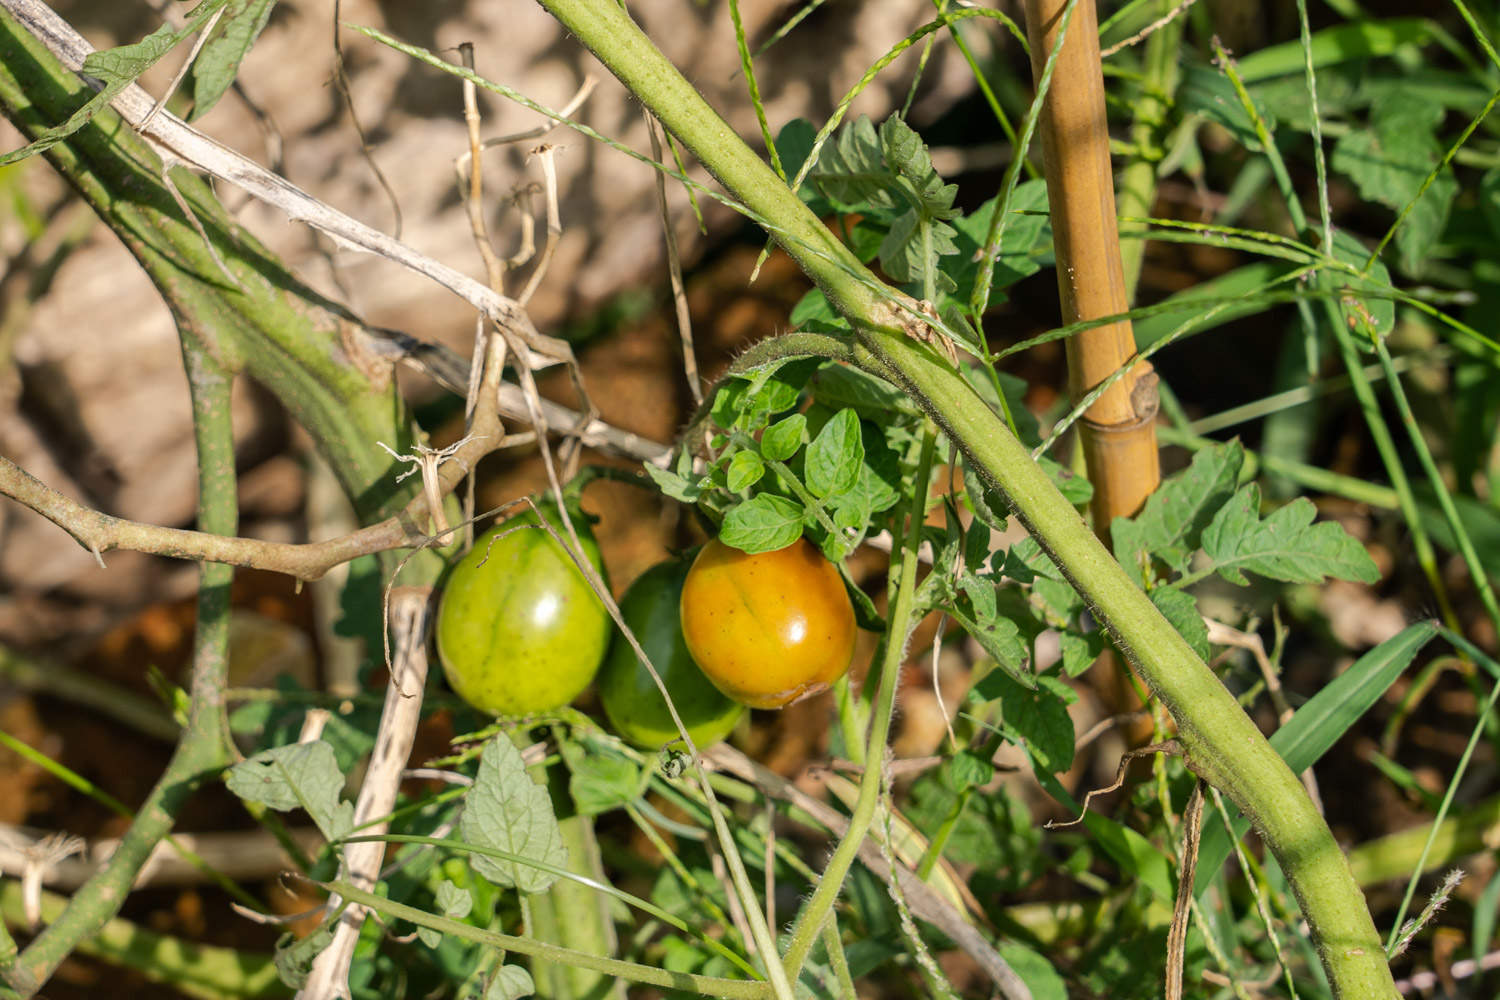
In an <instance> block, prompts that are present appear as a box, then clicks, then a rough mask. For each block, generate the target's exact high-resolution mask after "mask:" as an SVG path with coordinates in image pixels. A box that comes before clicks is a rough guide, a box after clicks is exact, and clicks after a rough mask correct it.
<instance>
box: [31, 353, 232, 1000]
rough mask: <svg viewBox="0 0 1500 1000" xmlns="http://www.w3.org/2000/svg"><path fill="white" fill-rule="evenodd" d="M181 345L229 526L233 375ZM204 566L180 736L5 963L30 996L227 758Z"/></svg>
mask: <svg viewBox="0 0 1500 1000" xmlns="http://www.w3.org/2000/svg"><path fill="white" fill-rule="evenodd" d="M182 348H183V349H182V355H183V362H184V364H185V365H186V368H187V375H188V388H189V390H190V392H191V395H192V402H193V430H194V437H195V440H196V443H197V445H198V526H199V528H200V529H202V530H203V531H209V532H213V533H215V534H224V535H232V534H234V532H235V528H236V526H237V524H238V522H239V514H238V507H237V506H236V500H235V476H234V432H233V429H232V427H231V426H230V419H229V391H230V376H229V374H228V373H227V372H226V371H225V370H224V369H223V368H222V367H221V366H220V365H218V364H217V363H216V362H215V361H214V359H212V358H211V357H209V356H208V355H207V354H206V353H205V352H203V351H202V350H201V349H199V348H198V347H197V345H196V344H195V343H194V342H192V341H191V340H188V339H186V338H184V340H183V345H182ZM199 574H200V581H201V582H200V583H199V589H198V624H197V628H196V630H195V632H194V634H193V674H192V706H191V708H190V709H189V712H188V723H187V728H186V729H185V730H184V731H183V735H182V740H181V741H180V742H179V743H178V744H177V750H176V752H175V753H174V754H173V755H172V760H171V762H170V763H169V764H168V765H167V769H166V771H164V772H163V773H162V776H161V778H160V779H158V780H157V783H156V787H154V788H153V789H152V790H151V793H150V794H149V795H148V796H147V797H146V801H145V803H144V804H142V806H141V807H140V810H139V811H138V812H137V813H136V817H135V821H134V822H133V823H131V825H130V829H129V830H128V831H126V833H125V836H124V837H123V838H122V839H121V840H120V846H119V848H118V849H116V851H115V853H114V854H113V855H111V856H110V859H109V862H108V863H107V864H106V865H105V866H104V867H103V868H101V869H100V870H99V872H98V873H97V874H95V875H94V876H93V877H92V878H90V879H89V880H88V881H87V882H85V883H84V884H83V886H82V887H81V888H79V890H78V891H77V892H76V893H74V895H73V898H72V899H71V900H70V901H69V903H68V906H67V908H66V909H64V910H63V912H62V914H61V915H59V916H58V918H57V919H56V920H54V921H53V922H52V923H51V924H50V925H49V926H48V927H47V929H46V930H44V931H43V932H42V933H41V934H39V935H37V937H36V938H35V939H34V940H33V941H32V942H31V944H29V945H27V947H26V950H25V951H23V952H22V953H21V956H20V958H19V959H18V960H17V961H16V963H15V965H14V966H12V967H11V968H10V969H7V970H6V971H5V974H4V975H5V980H6V982H7V983H9V984H10V986H11V987H12V988H14V989H16V990H17V991H19V992H20V993H21V994H22V995H25V996H31V995H33V994H34V993H35V992H36V991H37V990H39V989H41V987H42V985H43V984H44V983H45V982H46V981H47V980H48V978H50V977H51V975H52V973H53V972H54V971H55V970H56V969H57V966H58V965H59V964H60V963H61V962H62V960H63V959H64V958H66V957H67V956H68V955H69V953H71V952H72V951H73V949H75V948H76V947H78V944H79V942H81V941H84V940H86V939H88V938H91V937H93V936H94V935H95V934H98V933H99V931H100V929H101V928H102V927H103V926H104V925H105V924H106V923H107V922H108V921H109V920H110V918H111V917H113V916H114V915H115V914H116V913H118V912H119V910H120V906H121V905H122V904H123V903H124V901H125V897H126V895H127V894H129V892H130V887H131V885H132V883H134V882H135V878H136V876H137V875H138V874H140V871H141V868H142V866H144V865H145V863H146V859H147V858H148V857H150V855H151V852H152V851H153V850H154V849H155V848H156V845H157V844H158V843H160V842H161V840H162V839H163V838H164V837H166V836H167V834H168V833H170V832H171V830H172V826H173V824H174V823H175V822H176V820H177V815H178V813H180V812H181V811H182V807H183V805H184V804H185V803H186V802H187V800H188V798H189V797H190V796H191V795H192V794H193V792H194V791H196V790H197V788H198V786H199V785H200V784H201V783H202V782H203V781H204V780H206V779H208V778H210V777H212V776H213V775H214V774H215V773H216V772H217V771H218V770H219V769H220V768H222V767H223V766H224V765H225V764H226V763H228V760H229V754H228V748H227V747H226V746H225V745H224V737H223V733H224V681H225V678H226V676H227V675H228V670H229V586H230V583H231V582H232V581H233V579H234V567H232V566H225V565H222V564H220V563H204V564H203V565H202V567H201V568H200V570H199Z"/></svg>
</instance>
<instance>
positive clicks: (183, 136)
mask: <svg viewBox="0 0 1500 1000" xmlns="http://www.w3.org/2000/svg"><path fill="white" fill-rule="evenodd" d="M0 6H3V7H4V8H5V9H6V10H7V11H9V12H10V14H11V16H12V17H14V18H15V19H16V20H17V21H18V22H20V23H21V25H22V26H23V27H25V28H26V30H27V31H29V32H31V33H32V34H33V35H35V36H36V37H37V38H38V39H39V40H40V41H41V42H42V43H43V44H45V45H46V46H47V48H48V49H49V50H50V51H51V52H52V54H53V55H55V56H56V57H57V58H58V60H59V61H61V62H62V64H63V65H65V66H67V67H68V68H69V69H71V70H73V71H75V72H77V71H80V70H81V69H82V67H83V61H84V59H85V58H87V56H88V55H89V53H91V52H93V51H94V48H93V46H91V45H90V44H89V43H88V41H87V40H85V39H84V37H83V36H82V35H80V34H78V32H77V31H75V30H73V27H72V25H70V24H68V23H67V21H65V20H63V18H62V17H61V16H59V15H58V14H57V12H56V11H54V10H52V8H50V7H48V6H47V5H46V4H44V3H42V2H41V0H0ZM155 103H156V102H155V101H154V100H153V99H152V97H151V95H150V94H148V93H146V91H145V90H143V89H141V88H140V87H139V86H136V85H134V84H132V85H131V86H129V87H126V88H125V89H124V90H122V91H121V92H120V93H119V94H118V95H117V96H116V97H115V99H114V100H113V101H112V102H111V107H113V108H114V110H115V111H116V112H118V113H119V115H120V117H121V118H123V119H124V120H125V121H126V122H127V123H129V124H130V125H131V126H132V127H133V128H135V129H137V130H138V131H140V132H141V134H142V135H144V136H146V137H148V138H149V139H151V140H152V141H154V142H156V143H157V144H159V145H160V146H161V147H163V148H164V149H165V150H167V151H168V152H169V153H171V154H172V155H173V156H175V157H176V158H177V159H178V160H180V161H181V162H182V163H184V164H186V165H189V166H191V167H193V168H194V169H196V170H201V171H203V172H204V173H207V174H211V175H213V176H214V177H217V178H219V179H220V180H224V181H228V182H229V183H231V184H234V185H235V186H237V187H239V188H242V189H243V190H244V191H246V192H247V193H249V194H250V195H252V196H254V197H255V198H258V199H259V200H261V201H263V202H265V203H266V204H268V205H270V206H271V207H273V208H276V209H278V210H280V211H282V212H284V213H285V214H286V215H287V217H288V218H290V219H292V220H293V221H297V222H302V223H305V224H307V225H308V226H311V227H312V228H313V229H316V230H317V231H319V232H321V233H323V234H324V235H326V236H328V237H329V238H330V239H332V240H333V241H334V242H335V243H337V244H338V245H339V246H341V247H344V248H346V249H350V250H355V251H359V252H362V253H372V254H375V255H376V256H379V257H384V258H386V259H387V260H390V261H393V262H395V263H397V264H400V265H402V266H404V267H407V268H409V269H411V270H413V271H415V272H417V273H418V274H422V275H426V276H427V277H429V278H431V279H432V280H433V281H436V282H437V283H438V284H440V285H442V286H443V287H444V288H446V289H448V290H449V291H451V292H453V293H454V294H455V295H457V296H459V297H460V298H462V299H464V300H465V301H466V302H468V303H470V304H471V305H473V306H474V308H476V309H478V310H479V311H480V312H481V313H483V314H484V315H485V316H487V317H489V318H490V319H491V320H492V321H493V322H495V323H496V324H497V325H499V326H500V327H501V328H502V329H506V330H509V331H510V332H512V333H513V334H515V335H516V337H517V338H518V339H519V340H521V341H522V342H523V343H524V345H525V353H524V357H525V360H526V362H527V363H528V364H530V365H531V366H532V367H533V368H545V367H548V366H550V365H554V364H562V363H571V362H572V359H573V349H572V348H571V347H570V346H569V345H568V344H567V343H566V342H565V341H562V340H558V339H557V338H555V337H548V336H545V335H544V334H542V333H541V332H539V331H538V330H537V328H536V327H535V325H533V324H532V322H531V317H529V316H528V315H527V314H526V312H525V310H523V309H522V308H521V307H520V306H519V305H517V304H516V302H515V301H514V300H512V299H508V298H506V297H505V296H503V295H499V294H496V293H495V292H494V291H493V290H492V289H490V288H488V287H487V286H485V285H484V284H482V283H481V282H478V281H475V280H474V279H473V278H471V277H469V276H468V275H466V274H464V273H463V272H461V271H458V270H455V269H454V268H452V267H449V266H448V265H447V264H444V263H442V262H441V261H437V260H434V259H432V258H431V257H428V256H426V255H424V254H421V253H418V252H417V251H415V250H413V249H412V248H411V247H409V246H407V245H406V244H404V243H402V242H401V241H399V240H396V239H393V238H391V237H390V236H387V235H386V234H385V233H382V232H379V231H378V230H375V229H373V228H371V227H370V226H367V225H365V224H364V223H362V222H360V221H358V220H357V219H353V218H350V217H349V216H348V215H346V214H344V213H343V212H340V211H339V210H337V209H335V208H332V207H331V206H329V205H326V204H324V203H323V202H321V201H319V200H318V199H316V198H314V197H313V196H312V195H309V194H308V193H307V192H306V191H303V190H302V189H301V188H299V187H297V186H296V185H295V184H292V183H291V182H290V181H288V180H287V179H286V178H284V177H281V176H279V175H277V174H273V173H271V172H270V171H269V170H266V169H265V168H264V167H262V166H261V165H260V164H258V163H256V162H255V161H253V160H251V159H249V158H248V157H245V156H242V155H241V154H239V153H237V152H235V151H234V150H232V149H230V148H228V147H227V146H224V145H222V144H220V143H218V142H216V141H215V140H213V139H211V138H209V137H208V136H206V135H204V134H203V133H202V132H199V131H198V130H197V129H195V128H193V127H192V126H191V125H188V124H187V123H186V122H184V121H182V120H181V119H180V118H177V117H176V116H175V115H172V114H170V113H168V112H162V113H161V114H158V115H157V116H156V117H155V118H154V119H152V120H151V121H150V122H149V123H148V124H146V125H145V127H142V122H144V121H145V119H146V116H147V115H148V114H149V113H150V111H151V108H152V107H153V106H154V105H155Z"/></svg>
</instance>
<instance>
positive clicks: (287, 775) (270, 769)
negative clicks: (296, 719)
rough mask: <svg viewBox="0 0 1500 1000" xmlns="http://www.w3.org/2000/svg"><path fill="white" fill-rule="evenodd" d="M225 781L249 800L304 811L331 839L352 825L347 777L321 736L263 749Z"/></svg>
mask: <svg viewBox="0 0 1500 1000" xmlns="http://www.w3.org/2000/svg"><path fill="white" fill-rule="evenodd" d="M225 784H226V785H228V786H229V790H230V791H231V792H233V793H234V794H236V795H238V796H239V797H240V798H242V799H244V800H246V801H247V802H259V803H261V804H262V805H266V806H269V807H270V808H272V809H275V810H277V811H279V812H286V811H287V810H290V809H302V810H304V811H305V812H306V813H307V815H308V817H309V818H310V819H311V820H312V821H313V823H315V824H316V825H317V827H318V831H319V832H320V833H322V834H323V836H324V838H325V839H327V840H328V841H330V842H332V841H336V840H340V839H342V838H343V837H345V836H347V835H348V833H349V831H350V830H351V829H352V828H353V827H354V805H353V804H352V803H350V802H346V801H344V800H343V799H342V798H341V793H342V792H343V789H344V775H343V774H342V773H341V772H340V771H339V768H338V763H337V761H336V760H335V758H334V753H333V747H332V746H330V745H329V744H328V743H326V742H324V741H323V740H313V741H312V742H310V743H293V744H291V745H289V746H283V747H275V748H274V749H271V750H264V751H262V752H260V753H258V754H256V755H255V756H254V757H251V758H250V759H248V760H244V761H241V762H240V763H238V764H236V765H235V766H234V767H232V768H230V769H229V776H228V778H227V779H226V781H225Z"/></svg>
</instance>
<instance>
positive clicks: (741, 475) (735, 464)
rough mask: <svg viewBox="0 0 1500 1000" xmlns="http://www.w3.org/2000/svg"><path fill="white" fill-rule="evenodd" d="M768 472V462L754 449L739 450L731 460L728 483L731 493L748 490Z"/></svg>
mask: <svg viewBox="0 0 1500 1000" xmlns="http://www.w3.org/2000/svg"><path fill="white" fill-rule="evenodd" d="M765 474H766V463H765V462H763V461H762V460H761V457H760V456H759V455H757V454H756V453H755V452H753V451H737V452H735V453H734V457H733V458H731V459H730V460H729V473H728V483H729V490H730V492H731V493H738V492H740V491H741V490H748V489H749V488H750V487H752V486H754V485H755V484H756V483H758V482H760V477H761V476H764V475H765Z"/></svg>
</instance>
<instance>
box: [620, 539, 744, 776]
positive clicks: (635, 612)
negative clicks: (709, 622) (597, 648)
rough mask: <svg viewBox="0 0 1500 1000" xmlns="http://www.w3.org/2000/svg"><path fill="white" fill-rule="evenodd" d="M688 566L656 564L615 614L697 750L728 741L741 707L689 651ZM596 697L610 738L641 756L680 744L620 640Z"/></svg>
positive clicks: (645, 674) (652, 685) (647, 677)
mask: <svg viewBox="0 0 1500 1000" xmlns="http://www.w3.org/2000/svg"><path fill="white" fill-rule="evenodd" d="M690 565H691V563H690V562H689V561H687V560H685V559H682V560H675V561H671V562H664V563H660V564H658V565H656V566H653V567H651V568H650V569H648V570H647V571H646V572H644V573H642V574H641V575H640V576H639V577H638V578H637V579H636V581H635V582H634V583H632V584H631V585H630V589H629V590H628V591H626V592H625V597H624V599H622V600H621V601H620V613H621V614H622V615H624V617H625V624H627V625H629V626H630V630H631V632H633V633H634V634H635V637H636V640H637V641H638V642H639V643H640V644H641V648H642V649H644V650H645V651H646V655H647V656H649V657H650V658H651V663H652V665H653V666H655V667H656V670H657V672H658V673H659V674H661V679H662V682H663V683H664V684H665V685H666V687H667V690H668V691H669V692H670V693H671V695H672V704H673V705H675V706H676V707H677V714H678V715H679V716H680V717H681V718H682V723H683V725H684V726H686V727H687V731H688V735H690V736H692V738H693V743H695V744H696V745H697V746H699V747H706V746H710V745H712V744H714V743H717V742H719V741H720V740H722V739H723V738H724V737H726V736H728V735H729V732H730V730H732V729H733V728H734V724H735V723H736V722H738V721H739V718H740V716H741V715H743V714H744V708H743V706H741V705H739V704H738V703H736V702H734V701H732V700H730V699H729V698H727V697H726V696H725V695H724V694H723V693H722V692H720V691H719V689H718V688H716V687H715V686H714V685H713V684H712V683H711V682H710V681H709V679H708V678H707V677H705V676H704V675H703V671H702V670H700V669H698V665H697V664H696V663H694V662H693V657H692V654H691V653H689V652H688V647H687V641H686V640H685V639H684V638H683V635H682V621H681V617H680V616H679V614H678V605H679V602H680V600H681V597H682V585H683V580H684V579H685V578H686V576H687V573H688V569H689V567H690ZM599 697H600V699H601V700H602V701H603V703H604V714H605V715H607V716H608V717H609V723H610V725H611V726H613V727H614V730H615V732H617V733H619V734H620V735H621V736H623V737H625V738H626V739H627V740H629V741H630V742H631V743H634V744H635V745H636V746H638V747H641V748H643V749H646V750H656V749H659V748H660V747H663V746H665V745H666V744H668V743H671V742H672V741H673V740H675V739H677V738H678V733H677V726H676V724H675V723H674V722H673V721H672V714H671V713H670V712H668V711H667V703H666V701H665V700H664V699H663V698H662V696H661V692H660V691H659V690H658V689H657V687H656V681H655V680H654V679H652V677H651V674H650V672H649V671H647V670H646V667H645V665H643V664H642V663H641V661H640V658H639V657H637V656H636V654H635V650H634V649H632V648H631V646H630V644H629V643H628V642H626V641H625V640H624V637H623V636H617V637H616V638H615V643H614V646H612V647H611V648H610V653H609V657H608V659H606V660H605V661H604V667H603V668H602V669H601V670H600V672H599Z"/></svg>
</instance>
